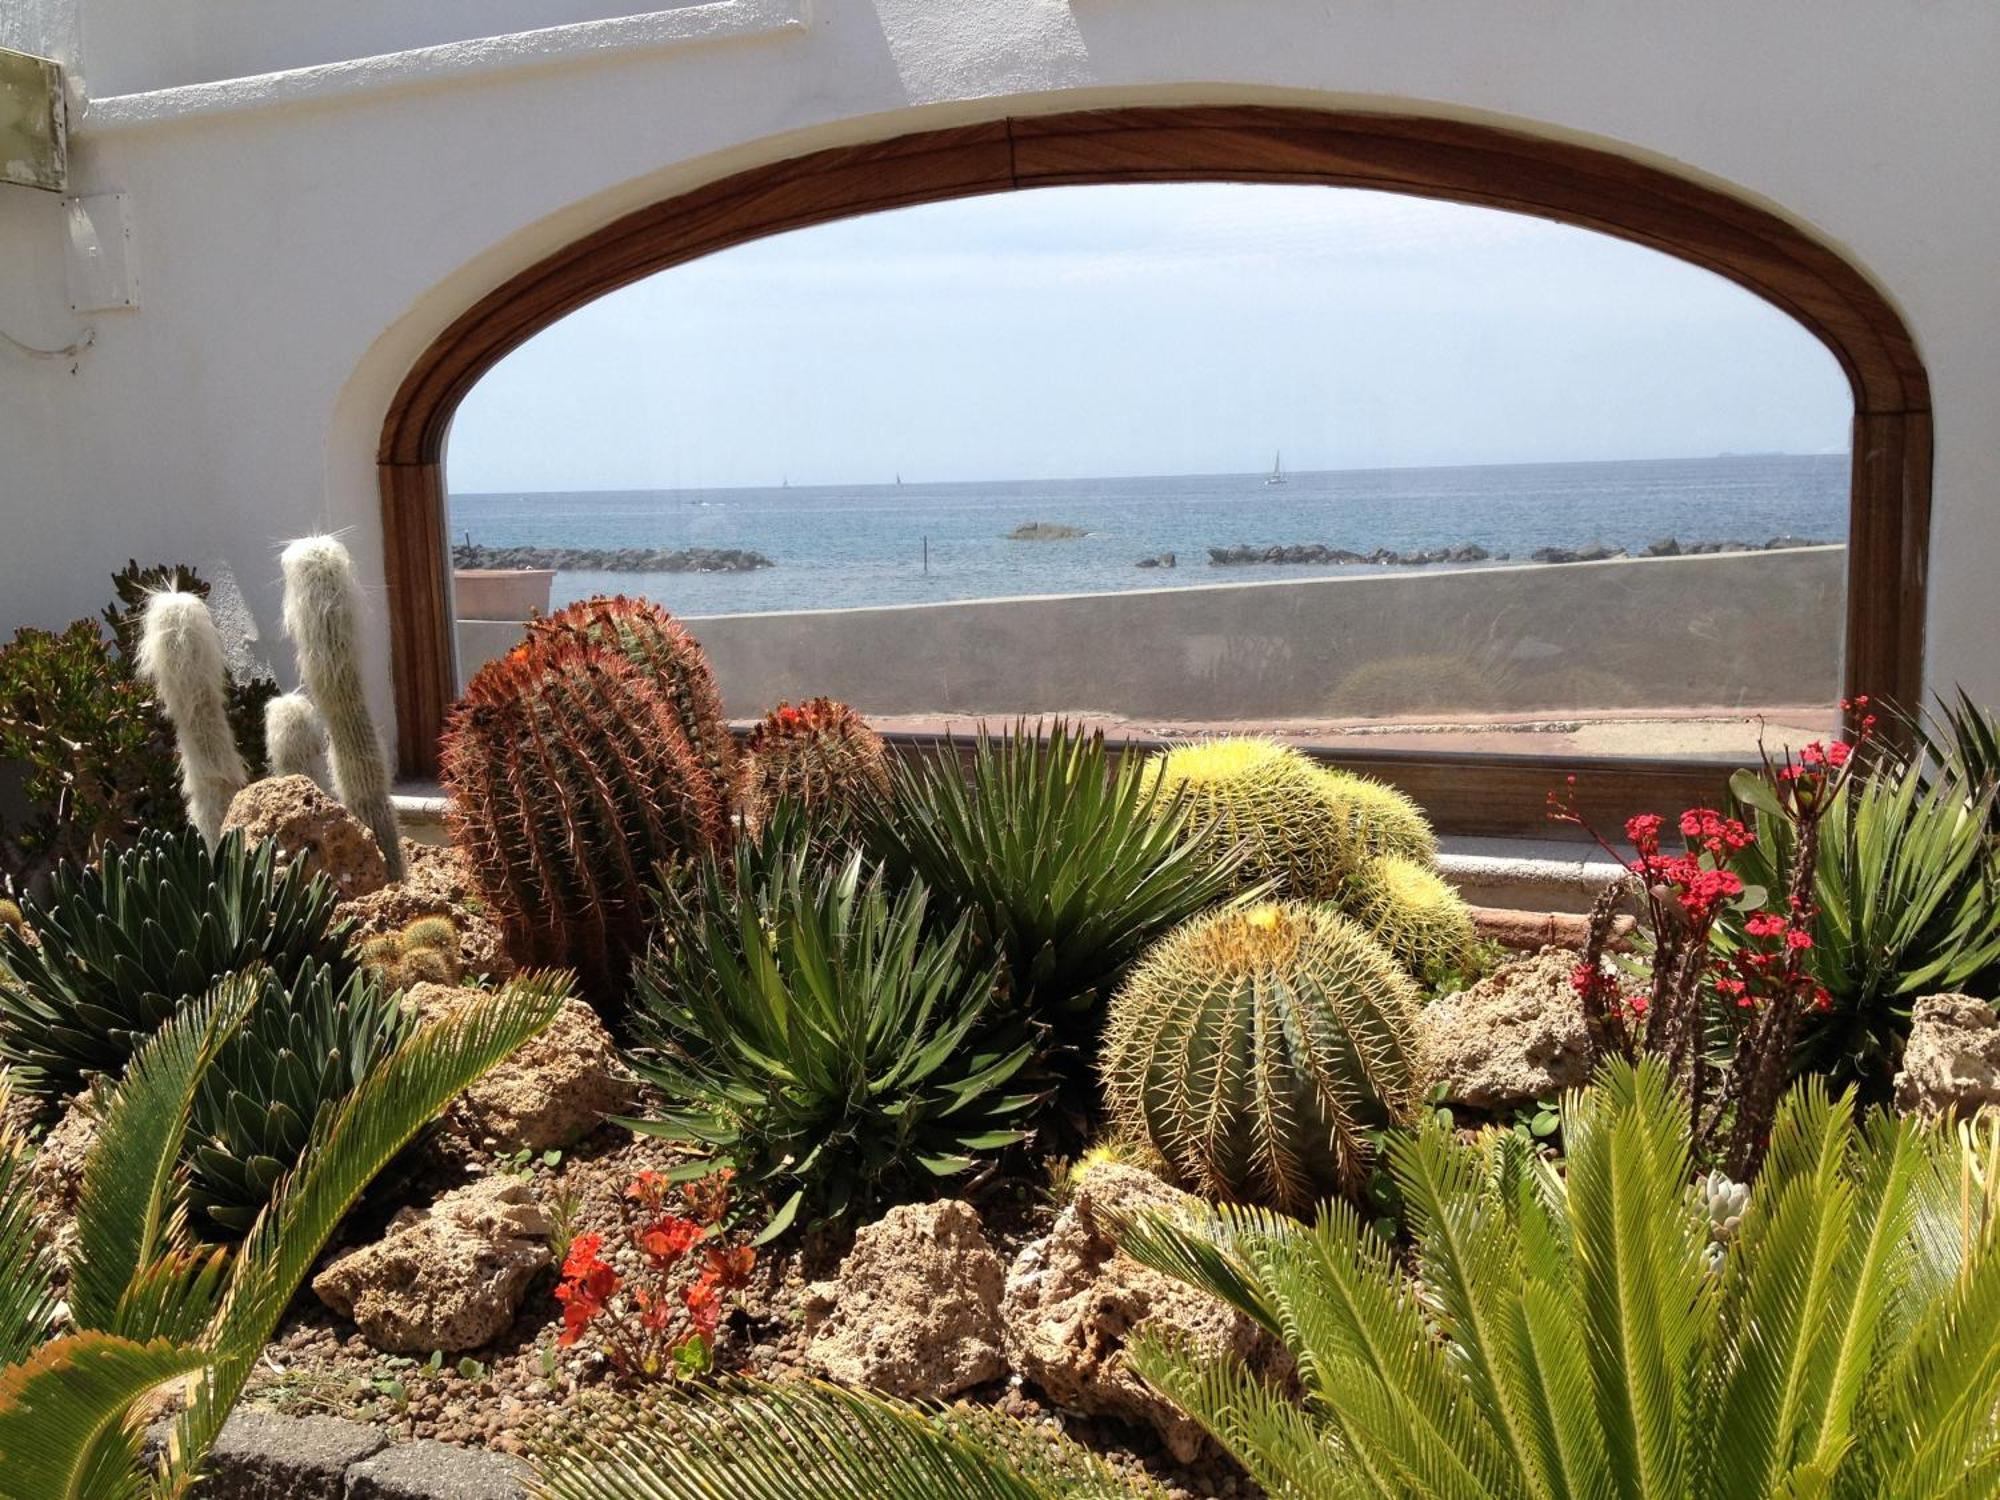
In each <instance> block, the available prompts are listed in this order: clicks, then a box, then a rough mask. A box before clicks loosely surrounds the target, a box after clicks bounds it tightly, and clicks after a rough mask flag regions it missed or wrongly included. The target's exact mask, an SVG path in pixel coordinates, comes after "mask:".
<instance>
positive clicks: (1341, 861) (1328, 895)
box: [1146, 738, 1356, 901]
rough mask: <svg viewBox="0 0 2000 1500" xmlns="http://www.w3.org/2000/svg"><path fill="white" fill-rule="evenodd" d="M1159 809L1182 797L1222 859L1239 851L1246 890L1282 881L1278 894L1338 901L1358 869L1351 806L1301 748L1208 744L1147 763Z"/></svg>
mask: <svg viewBox="0 0 2000 1500" xmlns="http://www.w3.org/2000/svg"><path fill="white" fill-rule="evenodd" d="M1146 780H1147V784H1148V785H1149V787H1151V786H1157V787H1158V790H1159V795H1160V805H1161V806H1163V807H1165V806H1169V805H1171V803H1172V799H1174V798H1175V797H1176V796H1178V797H1179V798H1180V799H1181V801H1182V803H1183V805H1185V806H1186V808H1187V810H1188V826H1189V828H1191V829H1194V830H1197V831H1198V836H1199V837H1200V838H1201V839H1202V840H1203V841H1204V843H1206V844H1207V846H1208V847H1210V848H1212V849H1214V850H1215V851H1216V852H1217V853H1218V854H1220V853H1222V852H1223V851H1225V850H1230V849H1235V850H1240V851H1241V852H1242V854H1243V863H1242V865H1241V866H1240V867H1239V872H1238V878H1239V880H1240V882H1241V884H1242V885H1244V886H1252V885H1257V884H1260V883H1263V882H1265V881H1272V882H1275V887H1274V890H1275V894H1277V895H1279V896H1288V897H1292V898H1294V899H1297V900H1300V901H1326V900H1331V899H1332V898H1333V897H1334V896H1335V895H1336V894H1337V893H1338V892H1339V890H1340V886H1341V882H1342V881H1343V880H1345V879H1346V878H1347V876H1348V874H1349V873H1350V871H1351V870H1352V869H1353V867H1354V864H1355V863H1356V857H1355V853H1354V841H1353V838H1352V837H1351V835H1350V833H1349V812H1348V808H1347V806H1346V805H1345V804H1343V803H1341V802H1338V801H1336V800H1335V799H1334V798H1333V797H1332V796H1331V795H1330V790H1331V789H1330V787H1329V785H1328V783H1327V781H1326V779H1325V777H1324V776H1323V775H1322V774H1321V772H1320V770H1319V768H1318V767H1317V766H1315V765H1314V764H1313V763H1312V761H1310V760H1309V759H1307V758H1306V757H1305V756H1304V755H1301V754H1300V753H1299V752H1298V751H1297V750H1293V749H1291V748H1290V747H1288V746H1285V745H1280V744H1277V743H1275V742H1273V741H1271V740H1260V739H1236V738H1232V739H1219V740H1204V741H1201V742H1199V743H1196V744H1191V745H1179V746H1176V747H1174V748H1173V749H1171V750H1163V751H1161V752H1159V753H1158V754H1156V755H1155V756H1153V757H1152V759H1151V760H1149V761H1148V762H1147V763H1146Z"/></svg>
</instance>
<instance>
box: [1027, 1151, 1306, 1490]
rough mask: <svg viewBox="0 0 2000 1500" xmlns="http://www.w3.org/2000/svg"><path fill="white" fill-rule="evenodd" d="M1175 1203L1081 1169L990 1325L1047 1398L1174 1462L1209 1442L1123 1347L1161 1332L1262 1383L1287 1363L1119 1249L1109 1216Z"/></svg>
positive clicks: (1235, 1319) (1286, 1370)
mask: <svg viewBox="0 0 2000 1500" xmlns="http://www.w3.org/2000/svg"><path fill="white" fill-rule="evenodd" d="M1181 1201H1182V1195H1181V1194H1180V1193H1179V1192H1177V1191H1176V1190H1175V1189H1173V1188H1171V1187H1169V1186H1167V1184H1165V1183H1163V1182H1161V1181H1160V1180H1159V1179H1158V1178H1157V1177H1154V1176H1152V1175H1151V1174H1149V1173H1146V1172H1142V1171H1140V1170H1138V1169H1137V1168H1135V1167H1129V1166H1124V1165H1122V1164H1120V1163H1116V1162H1106V1163H1103V1164H1101V1165H1098V1166H1094V1167H1091V1168H1090V1169H1089V1170H1088V1171H1086V1172H1085V1173H1083V1174H1082V1176H1081V1177H1080V1178H1079V1179H1078V1180H1077V1181H1076V1185H1075V1188H1074V1192H1073V1195H1072V1197H1071V1199H1070V1202H1069V1205H1068V1206H1067V1207H1066V1208H1065V1209H1064V1210H1063V1211H1062V1213H1061V1214H1060V1215H1059V1216H1058V1217H1057V1219H1056V1222H1055V1226H1054V1228H1052V1229H1051V1230H1050V1231H1049V1233H1048V1235H1047V1236H1046V1237H1044V1238H1042V1239H1039V1240H1036V1241H1034V1242H1033V1243H1031V1244H1029V1245H1027V1246H1026V1247H1024V1248H1023V1249H1022V1251H1021V1253H1020V1255H1019V1256H1018V1257H1016V1258H1015V1261H1014V1264H1013V1266H1012V1267H1011V1268H1010V1269H1009V1270H1008V1272H1007V1285H1006V1291H1005V1293H1004V1295H1003V1297H1002V1300H1001V1309H1000V1317H1001V1323H1002V1327H1003V1330H1004V1340H1005V1345H1006V1350H1007V1356H1008V1359H1009V1360H1010V1361H1011V1362H1012V1364H1013V1366H1014V1368H1015V1369H1016V1370H1018V1371H1019V1372H1020V1373H1021V1375H1022V1376H1023V1377H1024V1378H1026V1379H1028V1380H1031V1381H1033V1382H1034V1383H1035V1384H1036V1385H1038V1386H1040V1387H1041V1388H1042V1390H1043V1391H1044V1392H1045V1393H1046V1394H1047V1395H1048V1397H1049V1399H1050V1400H1052V1401H1054V1402H1056V1403H1057V1404H1058V1405H1060V1406H1064V1407H1068V1408H1070V1409H1071V1410H1074V1411H1080V1412H1084V1413H1087V1414H1089V1415H1093V1416H1107V1417H1116V1418H1119V1419H1121V1420H1123V1421H1127V1422H1133V1423H1137V1424H1141V1425H1147V1424H1150V1425H1151V1426H1152V1427H1153V1428H1154V1430H1155V1431H1157V1432H1158V1433H1159V1435H1160V1439H1161V1441H1162V1442H1163V1443H1165V1444H1166V1447H1167V1450H1168V1451H1169V1452H1170V1453H1172V1454H1173V1456H1174V1457H1175V1458H1176V1459H1178V1460H1179V1461H1180V1462H1182V1463H1192V1462H1194V1461H1195V1460H1196V1459H1198V1458H1200V1457H1202V1456H1203V1455H1205V1454H1206V1453H1207V1452H1209V1451H1210V1448H1211V1442H1210V1439H1209V1438H1208V1436H1207V1434H1206V1433H1205V1432H1204V1431H1203V1430H1202V1428H1201V1426H1200V1424H1199V1423H1197V1422H1196V1421H1195V1420H1194V1419H1193V1418H1192V1417H1190V1416H1188V1415H1187V1414H1186V1413H1185V1412H1183V1411H1182V1410H1181V1409H1180V1408H1179V1407H1177V1406H1175V1405H1174V1404H1173V1403H1172V1402H1171V1401H1168V1400H1167V1399H1166V1398H1165V1397H1163V1396H1161V1395H1160V1394H1159V1393H1158V1392H1156V1391H1154V1390H1153V1388H1152V1387H1151V1386H1149V1385H1147V1384H1146V1382H1145V1381H1144V1380H1142V1379H1141V1378H1140V1377H1139V1374H1138V1372H1137V1371H1136V1370H1134V1369H1133V1368H1132V1367H1131V1362H1130V1355H1129V1353H1128V1349H1129V1347H1130V1344H1131V1342H1132V1340H1133V1339H1134V1338H1136V1337H1137V1336H1138V1335H1140V1334H1141V1333H1155V1334H1160V1335H1163V1336H1165V1337H1167V1338H1169V1339H1176V1340H1181V1341H1184V1342H1185V1344H1186V1346H1187V1347H1188V1348H1189V1349H1190V1350H1191V1351H1192V1352H1193V1354H1194V1355H1195V1357H1196V1358H1198V1359H1202V1360H1204V1361H1209V1360H1223V1359H1234V1360H1240V1361H1242V1362H1243V1363H1244V1364H1245V1365H1246V1366H1248V1368H1250V1369H1251V1370H1252V1371H1254V1372H1257V1373H1260V1374H1262V1375H1265V1376H1267V1377H1269V1378H1272V1379H1285V1378H1289V1376H1290V1374H1291V1360H1290V1357H1289V1356H1288V1355H1287V1354H1286V1353H1285V1350H1284V1348H1283V1346H1282V1345H1280V1344H1279V1343H1278V1342H1277V1340H1275V1339H1273V1338H1272V1337H1271V1336H1270V1335H1269V1334H1267V1333H1266V1332H1264V1330H1263V1329H1261V1328H1259V1327H1258V1326H1257V1325H1256V1324H1255V1323H1253V1322H1252V1321H1251V1320H1250V1319H1248V1318H1246V1317H1244V1316H1243V1315H1242V1314H1241V1313H1239V1312H1237V1311H1236V1310H1235V1309H1233V1308H1231V1307H1228V1306H1226V1305H1225V1304H1223V1303H1221V1302H1218V1301H1217V1300H1216V1299H1215V1298H1213V1297H1211V1296H1209V1295H1208V1294H1207V1293H1206V1292H1202V1291H1199V1290H1197V1289H1196V1288H1194V1287H1191V1286H1189V1285H1187V1284H1186V1283H1185V1282H1181V1281H1176V1280H1175V1279H1174V1278H1173V1277H1171V1276H1163V1275H1161V1274H1160V1273H1159V1272H1158V1271H1154V1270H1151V1269H1149V1268H1147V1267H1145V1266H1142V1265H1140V1264H1139V1263H1138V1262H1137V1261H1135V1260H1133V1259H1132V1258H1131V1257H1129V1256H1127V1255H1124V1254H1122V1253H1121V1252H1120V1251H1119V1249H1118V1246H1117V1243H1116V1241H1115V1239H1114V1238H1113V1236H1112V1229H1111V1218H1110V1216H1111V1215H1115V1214H1133V1213H1138V1212H1141V1211H1143V1210H1146V1209H1152V1208H1171V1207H1173V1206H1175V1205H1176V1204H1177V1203H1179V1202H1181Z"/></svg>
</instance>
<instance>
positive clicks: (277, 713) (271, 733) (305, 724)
mask: <svg viewBox="0 0 2000 1500" xmlns="http://www.w3.org/2000/svg"><path fill="white" fill-rule="evenodd" d="M264 756H265V759H266V760H267V761H268V762H269V764H270V768H271V774H272V775H273V776H304V777H306V778H307V779H308V780H310V781H311V782H312V783H313V785H315V786H317V787H318V788H319V789H320V790H321V791H323V792H327V793H329V794H330V793H331V792H332V790H333V772H332V770H331V769H330V768H329V767H328V765H327V744H326V720H325V719H322V718H321V717H320V714H319V710H318V709H316V708H314V707H313V702H312V699H310V698H308V697H307V696H306V695H305V694H304V693H279V694H277V695H276V696H275V697H273V698H272V699H271V701H270V702H268V703H266V704H265V705H264Z"/></svg>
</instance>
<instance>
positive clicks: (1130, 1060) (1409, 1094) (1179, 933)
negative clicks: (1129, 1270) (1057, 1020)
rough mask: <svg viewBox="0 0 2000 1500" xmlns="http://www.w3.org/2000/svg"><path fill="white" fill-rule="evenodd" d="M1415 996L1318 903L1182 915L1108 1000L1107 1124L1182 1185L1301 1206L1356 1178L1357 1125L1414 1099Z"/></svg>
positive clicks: (1365, 1138)
mask: <svg viewBox="0 0 2000 1500" xmlns="http://www.w3.org/2000/svg"><path fill="white" fill-rule="evenodd" d="M1421 1003H1422V1000H1421V996H1420V994H1419V992H1418V990H1417V987H1416V986H1415V984H1413V983H1412V982H1411V980H1410V978H1409V976H1408V975H1406V974H1405V973H1404V972H1403V971H1402V969H1401V968H1400V967H1399V966H1398V965H1397V964H1396V962H1395V960H1394V959H1392V958H1391V957H1390V956H1389V954H1388V953H1387V952H1386V951H1385V950H1384V949H1383V948H1382V946H1381V945H1380V944H1378V943H1377V942H1376V941H1375V940H1374V939H1373V938H1371V937H1369V936H1368V934H1367V933H1366V932H1364V931H1362V929H1361V928H1360V927H1359V926H1357V925H1356V924H1355V923H1353V922H1352V921H1350V920H1349V919H1348V918H1346V917H1344V916H1342V915H1340V914H1339V913H1338V912H1336V911H1334V910H1332V909H1331V908H1329V907H1325V906H1317V905H1309V904H1306V903H1302V902H1267V903H1264V904H1261V905H1256V906H1251V907H1247V908H1246V907H1230V908H1225V909H1223V910H1221V911H1217V912H1211V913H1208V914H1206V915H1204V916H1200V917H1196V918H1195V919H1194V920H1193V921H1191V922H1188V923H1186V924H1184V925H1183V926H1181V927H1179V928H1177V929H1176V930H1175V931H1174V932H1172V933H1170V934H1169V935H1168V936H1167V937H1165V938H1164V939H1162V940H1161V941H1160V942H1159V943H1158V944H1156V945H1155V946H1154V947H1153V949H1152V950H1151V951H1150V952H1148V953H1147V955H1146V957H1144V958H1143V959H1141V960H1140V961H1139V964H1138V966H1137V967H1136V968H1135V969H1134V970H1133V971H1132V974H1131V975H1130V977H1129V978H1128V979H1127V980H1126V982H1125V985H1124V987H1123V988H1122V989H1120V990H1119V992H1118V994H1117V996H1116V997H1115V998H1114V999H1113V1000H1112V1003H1111V1012H1110V1016H1109V1020H1108V1023H1107V1026H1106V1029H1105V1041H1104V1054H1103V1064H1102V1071H1103V1074H1104V1081H1105V1092H1106V1098H1107V1102H1108V1104H1109V1106H1110V1112H1111V1120H1112V1128H1113V1130H1114V1131H1115V1132H1117V1133H1119V1134H1121V1135H1129V1136H1132V1137H1135V1138H1138V1139H1141V1140H1144V1141H1146V1142H1147V1143H1148V1144H1149V1145H1150V1146H1151V1147H1152V1149H1154V1150H1155V1151H1157V1152H1158V1153H1159V1154H1160V1156H1161V1157H1162V1158H1163V1159H1164V1160H1165V1161H1166V1162H1167V1163H1168V1164H1169V1165H1170V1166H1171V1167H1172V1168H1173V1170H1174V1173H1175V1175H1176V1176H1177V1177H1178V1178H1179V1179H1180V1181H1181V1183H1182V1185H1183V1186H1185V1187H1188V1188H1189V1189H1191V1190H1194V1191H1198V1192H1202V1193H1206V1194H1208V1195H1210V1196H1213V1197H1218V1198H1225V1199H1229V1200H1231V1201H1234V1202H1240V1203H1259V1204H1264V1205H1266V1206H1268V1207H1271V1208H1276V1209H1280V1210H1282V1211H1284V1212H1286V1213H1291V1214H1307V1215H1309V1214H1310V1213H1311V1211H1312V1209H1313V1207H1314V1205H1315V1204H1317V1203H1318V1202H1319V1201H1320V1200H1322V1199H1324V1198H1327V1197H1329V1196H1332V1195H1335V1194H1345V1195H1348V1196H1350V1197H1351V1196H1354V1195H1355V1194H1357V1193H1359V1192H1360V1191H1361V1189H1362V1188H1363V1187H1364V1185H1365V1184H1366V1182H1367V1179H1368V1174H1369V1169H1370V1162H1371V1156H1372V1145H1371V1141H1370V1136H1371V1134H1372V1133H1373V1132H1376V1131H1379V1130H1382V1129H1384V1128H1387V1127H1389V1126H1393V1125H1397V1124H1400V1123H1404V1122H1406V1121H1407V1120H1408V1119H1409V1118H1410V1117H1411V1115H1412V1114H1413V1112H1414V1111H1415V1109H1416V1106H1417V1102H1418V1100H1419V1099H1420V1097H1421V1095H1422V1078H1421V1075H1420V1071H1419V1064H1418V1060H1417V1059H1418V1051H1417V1034H1416V1019H1417V1012H1418V1008H1419V1006H1420V1005H1421Z"/></svg>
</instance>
